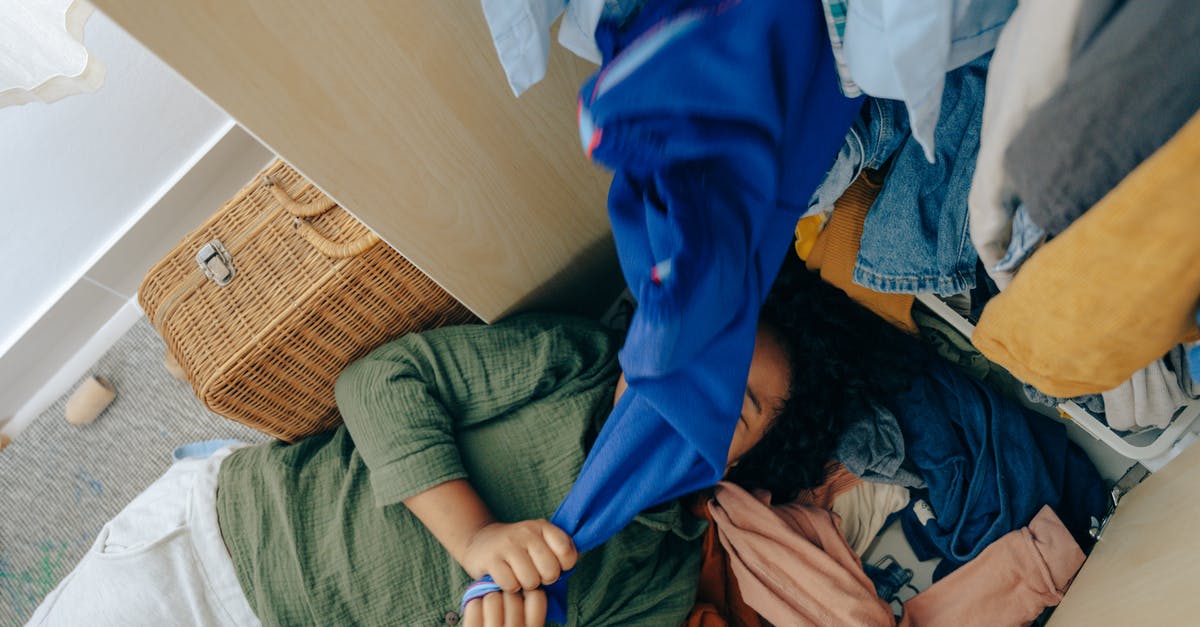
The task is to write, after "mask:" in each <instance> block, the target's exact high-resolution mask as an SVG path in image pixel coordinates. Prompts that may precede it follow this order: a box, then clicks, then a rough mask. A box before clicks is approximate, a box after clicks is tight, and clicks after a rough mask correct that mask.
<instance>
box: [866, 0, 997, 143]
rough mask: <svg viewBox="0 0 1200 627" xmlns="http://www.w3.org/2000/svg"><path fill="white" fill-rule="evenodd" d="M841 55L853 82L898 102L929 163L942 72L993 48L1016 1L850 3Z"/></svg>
mask: <svg viewBox="0 0 1200 627" xmlns="http://www.w3.org/2000/svg"><path fill="white" fill-rule="evenodd" d="M847 4H848V7H847V16H846V34H845V41H844V42H843V52H844V54H845V57H846V63H847V65H848V66H849V68H850V74H851V76H852V77H853V79H854V82H855V83H856V84H857V85H858V86H859V87H860V88H862V90H863V92H864V93H866V94H868V95H871V96H875V97H876V98H890V99H892V100H902V101H904V104H905V107H906V108H907V109H908V118H909V122H910V125H911V128H912V134H913V137H915V138H916V140H917V141H918V142H920V144H921V147H922V148H923V149H924V152H925V158H926V159H928V160H929V162H930V163H932V162H933V154H934V153H933V130H934V128H936V127H937V122H938V113H939V111H940V110H941V106H942V87H943V85H944V83H945V77H946V72H949V71H950V70H953V69H955V68H958V67H961V66H963V65H966V64H967V63H969V62H971V61H972V60H974V59H976V58H978V57H979V56H980V55H983V54H985V53H987V52H988V51H990V50H991V49H992V48H995V47H996V39H997V38H999V36H1000V31H1001V28H1002V27H1003V26H1004V24H1005V22H1007V21H1008V16H1009V15H1011V14H1012V12H1013V10H1014V9H1015V8H1016V7H1017V2H1016V0H851V1H850V2H848V3H847Z"/></svg>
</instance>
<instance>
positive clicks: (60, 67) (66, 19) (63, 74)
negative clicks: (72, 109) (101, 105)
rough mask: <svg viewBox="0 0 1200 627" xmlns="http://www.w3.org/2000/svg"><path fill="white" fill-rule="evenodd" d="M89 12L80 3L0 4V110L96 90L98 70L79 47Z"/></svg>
mask: <svg viewBox="0 0 1200 627" xmlns="http://www.w3.org/2000/svg"><path fill="white" fill-rule="evenodd" d="M94 10H95V9H94V7H92V5H90V4H88V3H87V2H83V1H81V0H0V107H3V106H8V105H14V104H25V103H27V102H39V101H40V102H54V101H55V100H58V99H60V98H65V97H67V96H70V95H73V94H81V93H87V92H93V91H96V90H97V89H99V88H100V85H101V84H102V83H103V82H104V66H103V65H102V64H101V63H100V62H99V61H97V60H96V59H94V58H92V55H90V54H88V51H87V48H85V47H84V46H83V26H84V24H85V23H86V22H87V19H88V17H90V16H91V14H92V11H94Z"/></svg>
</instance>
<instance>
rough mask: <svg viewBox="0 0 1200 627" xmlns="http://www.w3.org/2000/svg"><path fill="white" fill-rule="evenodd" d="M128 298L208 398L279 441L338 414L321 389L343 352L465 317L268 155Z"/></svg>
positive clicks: (342, 361) (348, 355)
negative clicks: (134, 298) (268, 161)
mask: <svg viewBox="0 0 1200 627" xmlns="http://www.w3.org/2000/svg"><path fill="white" fill-rule="evenodd" d="M214 241H215V242H216V244H215V246H209V247H208V248H206V245H209V244H213V243H214ZM200 251H205V252H204V254H198V253H199V252H200ZM223 253H227V256H225V255H224V254H223ZM198 257H205V258H206V259H208V261H207V263H205V264H204V266H205V267H207V272H206V270H205V267H202V265H201V264H200V263H198V262H200V261H202V260H201V259H198ZM210 275H211V276H210ZM222 283H224V284H222ZM138 299H139V300H140V302H141V305H142V308H143V309H144V310H145V312H146V315H147V316H149V318H150V321H151V323H152V324H153V325H154V326H155V328H156V329H158V331H159V333H160V334H161V335H162V337H163V339H165V340H166V343H167V350H168V353H169V356H170V357H173V358H174V359H175V360H176V361H177V362H178V364H179V366H180V367H181V368H182V371H183V373H184V375H185V377H186V378H187V380H188V381H189V382H190V383H191V385H192V388H193V389H194V390H195V391H196V395H197V396H199V397H200V400H201V401H203V402H204V404H205V405H206V406H208V408H209V409H211V410H212V411H214V412H216V413H218V414H220V415H222V416H225V417H226V418H230V419H232V420H236V421H237V422H241V423H243V424H246V425H249V426H251V427H253V428H255V429H258V430H260V431H263V432H265V433H268V434H270V435H272V436H275V437H277V438H279V439H282V440H286V441H289V442H291V441H295V440H297V439H300V438H303V437H305V436H308V435H311V434H314V433H318V432H321V431H325V430H328V429H330V428H333V427H335V426H336V425H337V424H338V423H339V422H340V421H341V418H340V416H339V415H338V413H337V410H336V407H335V404H334V394H333V387H334V381H335V380H336V378H337V376H338V374H339V373H340V372H341V371H342V369H343V368H344V367H345V366H346V365H347V364H348V363H350V362H351V361H353V360H355V359H357V358H358V357H360V356H362V355H363V354H365V353H367V352H368V351H370V350H371V349H372V348H374V347H376V346H378V345H379V344H381V343H383V342H384V341H386V340H388V339H390V338H392V337H395V336H398V335H401V334H404V333H406V332H410V331H418V330H422V329H427V328H432V327H437V326H441V325H445V324H455V323H462V322H468V321H472V320H474V319H475V318H474V316H472V315H471V313H470V312H469V311H468V310H467V309H466V308H465V307H463V306H462V305H461V304H460V303H458V302H457V301H456V300H455V299H454V298H453V297H451V296H450V295H449V294H447V293H446V292H445V291H444V290H442V289H441V288H440V287H438V285H437V284H436V283H434V282H433V281H432V280H431V279H430V278H429V277H427V276H425V275H424V274H422V273H421V272H420V271H419V270H417V269H416V268H415V267H414V266H413V265H412V264H410V263H408V261H406V260H405V259H404V258H403V257H401V256H400V254H399V253H397V252H396V251H394V250H392V249H391V248H390V247H389V246H387V245H385V244H382V243H381V242H380V241H379V239H378V238H377V237H376V236H375V235H374V234H373V233H371V232H370V231H369V230H368V229H367V228H366V227H365V226H363V225H362V224H361V223H359V222H358V221H357V220H355V219H354V217H353V216H351V215H350V214H348V213H346V212H345V211H343V210H341V209H340V208H337V207H336V206H335V205H334V204H333V202H332V201H331V200H329V199H328V198H327V197H326V196H324V195H322V194H321V192H320V191H319V190H317V189H316V188H315V187H314V186H313V185H311V184H309V183H308V182H307V181H306V180H305V179H304V178H303V177H301V176H300V175H299V174H298V173H297V172H296V171H295V170H292V169H291V168H289V167H288V166H287V165H286V164H284V163H283V162H281V161H280V162H276V163H275V164H273V165H272V166H270V167H269V168H267V169H266V170H265V171H264V172H263V176H261V177H259V178H258V179H256V180H255V181H252V182H251V183H250V184H248V185H246V187H245V188H243V189H242V190H241V191H240V192H239V193H238V194H237V195H236V196H234V198H233V199H232V200H230V201H229V202H227V203H226V204H225V205H224V206H223V207H221V209H220V210H219V211H218V212H217V213H216V215H214V216H213V217H212V218H210V219H209V220H208V221H207V222H206V223H205V224H203V225H202V226H200V228H198V229H197V230H195V231H193V232H192V233H191V234H189V235H188V236H187V237H186V238H184V240H183V242H182V243H180V245H179V246H178V247H176V248H175V250H173V251H172V252H171V253H170V254H169V255H167V257H166V258H165V259H163V260H162V261H160V262H159V263H158V264H157V265H155V266H154V268H152V269H151V270H150V272H149V274H148V275H147V276H146V278H145V280H144V281H143V283H142V286H141V289H140V290H139V291H138Z"/></svg>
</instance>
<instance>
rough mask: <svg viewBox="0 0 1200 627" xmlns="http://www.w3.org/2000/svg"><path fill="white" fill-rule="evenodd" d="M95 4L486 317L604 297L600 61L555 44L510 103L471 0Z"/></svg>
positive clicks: (612, 270) (610, 276) (613, 279)
mask: <svg viewBox="0 0 1200 627" xmlns="http://www.w3.org/2000/svg"><path fill="white" fill-rule="evenodd" d="M96 5H97V6H98V7H99V8H100V9H101V10H103V11H104V12H105V13H107V14H108V15H109V16H111V17H112V18H113V19H114V20H115V21H116V22H117V23H119V24H120V25H121V26H122V27H124V28H125V29H126V30H128V31H129V32H130V34H132V35H133V36H134V37H136V38H137V39H139V40H140V41H141V42H142V43H144V44H145V45H146V46H148V47H149V48H150V49H151V50H152V51H154V52H155V53H156V54H157V55H158V56H160V57H161V58H163V59H164V60H165V61H166V62H167V63H168V64H170V65H171V66H172V67H174V68H175V69H176V70H177V71H179V73H180V74H182V75H183V76H184V78H186V79H188V80H189V81H191V82H192V83H193V84H194V85H195V86H196V87H198V88H199V89H200V90H201V91H203V92H204V93H205V94H207V95H208V96H209V97H210V98H212V99H213V100H214V101H215V102H216V103H217V104H218V105H220V106H221V107H223V108H224V109H225V110H226V111H228V112H229V114H230V115H231V116H233V117H234V118H235V119H237V120H238V122H240V123H241V124H242V125H243V126H245V127H246V128H247V129H248V130H250V132H252V133H253V134H254V135H256V136H257V137H258V138H259V139H260V140H261V141H263V142H264V143H265V144H267V145H268V146H270V147H271V149H272V150H274V151H275V152H276V153H278V154H279V155H280V156H282V157H283V158H284V159H286V160H287V161H288V162H289V163H291V164H292V165H293V166H295V167H296V168H297V169H298V170H300V171H301V172H303V173H304V174H305V175H306V176H307V177H309V178H310V179H311V180H312V181H313V182H314V183H316V184H317V185H318V186H319V187H320V188H321V189H322V190H324V191H325V192H326V193H327V194H329V195H330V196H332V197H334V198H336V199H337V200H338V201H339V202H340V203H342V204H343V206H344V207H346V208H347V209H349V210H350V211H351V212H353V213H354V214H355V215H356V216H358V217H359V218H360V219H361V220H363V221H364V222H366V223H367V224H368V225H369V226H371V228H373V229H374V230H375V231H377V232H378V233H379V235H380V236H382V237H383V238H384V239H385V240H386V241H388V242H389V243H391V244H392V245H393V246H394V247H395V248H396V249H397V250H399V251H400V252H401V253H403V254H404V255H405V256H406V257H408V258H409V259H410V260H411V261H412V262H413V263H414V264H416V265H417V266H418V267H419V268H421V269H422V270H424V271H425V272H426V273H428V274H429V275H430V276H432V277H433V278H434V279H435V280H437V281H438V282H439V283H441V284H442V285H443V286H444V287H445V288H446V289H448V290H449V291H450V292H451V293H452V294H454V295H455V296H456V297H458V298H459V299H460V300H462V301H463V302H464V303H465V304H466V305H467V306H468V307H470V308H471V309H472V310H473V311H474V312H475V313H476V314H478V315H479V316H480V317H482V318H483V319H485V320H493V319H496V318H498V317H500V316H502V315H504V314H505V313H507V312H509V311H511V310H513V309H514V308H519V307H522V306H527V305H530V304H532V303H534V302H536V303H538V304H547V303H550V304H554V303H556V302H561V301H563V300H571V299H573V298H575V297H576V296H577V295H583V296H585V297H586V296H591V297H592V298H598V297H599V294H597V292H603V293H604V297H605V298H608V297H611V296H613V295H615V291H614V288H615V287H616V286H617V285H619V276H618V274H617V266H616V257H615V250H614V249H613V246H612V243H611V236H610V235H609V231H608V223H607V218H606V215H605V209H604V207H605V194H606V189H607V181H608V177H607V176H606V174H605V173H604V172H603V171H602V170H601V169H599V168H597V167H595V166H594V165H592V164H590V163H589V162H588V161H587V160H586V158H585V157H584V155H583V153H582V150H581V149H580V145H579V136H578V132H577V130H576V125H575V110H576V107H575V103H576V92H577V90H578V87H579V85H580V83H581V82H582V80H583V79H584V78H585V77H586V76H587V75H588V74H589V73H590V72H592V71H594V69H595V67H594V66H591V65H589V64H588V63H586V62H584V61H582V60H579V59H576V58H575V57H574V56H572V55H570V54H569V53H567V52H566V51H564V50H562V49H556V50H555V51H554V53H553V58H552V59H551V63H550V68H549V72H548V75H547V77H546V79H545V80H544V81H543V82H542V83H540V84H539V85H537V86H535V87H534V88H532V89H531V90H530V91H528V92H527V93H526V94H524V95H523V96H522V97H521V98H520V99H519V100H518V99H517V98H514V97H513V95H512V92H511V91H510V90H509V88H508V85H507V83H506V82H505V79H504V76H503V73H502V70H501V68H500V64H499V61H498V60H497V58H496V52H495V50H494V48H493V47H492V43H491V38H490V36H489V34H488V31H487V26H486V23H485V22H484V19H483V13H482V10H481V8H480V5H479V2H478V1H477V0H401V1H395V0H338V1H336V2H328V1H325V0H321V1H318V0H188V1H186V2H175V1H171V2H160V1H150V0H97V1H96ZM555 48H558V46H555ZM164 114H165V115H170V112H164ZM214 210H215V207H214ZM597 281H599V282H601V283H603V284H604V286H605V289H603V290H598V289H596V288H597V283H596V282H597Z"/></svg>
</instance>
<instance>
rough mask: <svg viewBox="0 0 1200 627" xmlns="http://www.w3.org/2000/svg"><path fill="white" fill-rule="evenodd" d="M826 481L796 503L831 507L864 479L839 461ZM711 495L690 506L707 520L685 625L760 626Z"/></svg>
mask: <svg viewBox="0 0 1200 627" xmlns="http://www.w3.org/2000/svg"><path fill="white" fill-rule="evenodd" d="M825 471H826V475H825V481H824V483H822V484H821V485H820V486H818V487H816V488H813V489H811V490H804V491H803V492H801V493H800V495H799V496H798V497H797V498H796V500H795V501H794V503H795V504H799V505H808V506H813V507H820V508H822V509H830V508H832V507H833V502H834V500H836V499H837V497H839V496H841V495H843V494H845V493H847V492H849V491H850V490H852V489H853V488H854V486H856V485H858V484H859V483H861V482H862V480H861V479H859V478H858V477H856V476H854V475H853V474H851V473H850V471H848V470H846V468H845V467H843V466H842V465H841V464H839V463H837V462H830V463H829V464H828V465H827V466H826V467H825ZM708 499H709V495H708V494H703V495H700V496H699V497H698V498H696V499H694V500H693V502H692V503H691V504H690V505H689V507H688V509H689V510H690V511H691V512H692V515H694V516H695V517H696V518H699V519H701V520H706V521H708V529H707V530H706V531H705V532H704V541H703V544H702V545H701V562H700V585H699V588H698V589H697V590H696V605H695V606H694V607H693V608H692V613H691V614H689V615H688V618H687V621H685V622H684V627H761V625H762V622H761V621H760V620H759V618H758V614H757V613H755V611H754V610H753V609H751V608H750V606H748V605H746V603H745V602H744V601H743V600H742V594H741V591H739V590H738V586H737V580H736V579H735V578H734V576H733V571H732V570H731V567H730V564H729V558H728V556H727V555H726V554H725V550H724V549H722V548H721V543H720V541H719V539H718V537H717V525H716V524H715V523H714V522H713V518H712V513H711V512H709V509H708Z"/></svg>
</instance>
